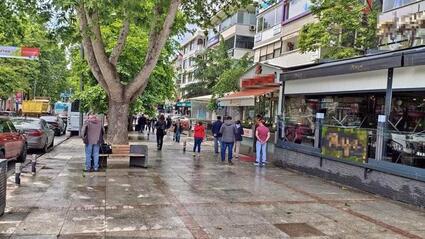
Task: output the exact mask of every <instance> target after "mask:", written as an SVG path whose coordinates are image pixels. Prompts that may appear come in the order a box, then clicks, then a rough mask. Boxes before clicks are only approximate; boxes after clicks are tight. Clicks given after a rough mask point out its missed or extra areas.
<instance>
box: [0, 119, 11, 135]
mask: <svg viewBox="0 0 425 239" xmlns="http://www.w3.org/2000/svg"><path fill="white" fill-rule="evenodd" d="M8 132H10V129H9V125H8V124H7V121H6V120H0V133H8Z"/></svg>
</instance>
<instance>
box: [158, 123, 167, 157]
mask: <svg viewBox="0 0 425 239" xmlns="http://www.w3.org/2000/svg"><path fill="white" fill-rule="evenodd" d="M166 127H167V123H166V122H165V117H164V115H160V116H159V120H158V121H157V122H156V124H155V128H156V144H157V147H158V150H159V151H161V150H162V145H163V143H164V135H165V130H166Z"/></svg>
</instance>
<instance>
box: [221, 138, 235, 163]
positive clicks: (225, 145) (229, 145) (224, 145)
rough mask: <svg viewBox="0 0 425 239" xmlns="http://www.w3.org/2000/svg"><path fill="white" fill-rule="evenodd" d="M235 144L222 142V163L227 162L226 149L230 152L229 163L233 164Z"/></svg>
mask: <svg viewBox="0 0 425 239" xmlns="http://www.w3.org/2000/svg"><path fill="white" fill-rule="evenodd" d="M233 144H234V143H226V142H221V161H223V162H224V161H226V149H227V150H228V151H229V158H228V160H229V162H232V159H233Z"/></svg>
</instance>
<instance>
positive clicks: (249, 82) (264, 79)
mask: <svg viewBox="0 0 425 239" xmlns="http://www.w3.org/2000/svg"><path fill="white" fill-rule="evenodd" d="M270 85H276V83H275V75H274V74H270V75H264V76H256V77H254V78H248V79H243V80H242V83H241V86H242V88H248V87H253V86H270Z"/></svg>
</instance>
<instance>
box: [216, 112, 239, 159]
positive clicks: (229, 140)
mask: <svg viewBox="0 0 425 239" xmlns="http://www.w3.org/2000/svg"><path fill="white" fill-rule="evenodd" d="M220 133H221V135H222V137H221V161H222V162H224V161H226V150H228V151H229V152H228V154H229V156H228V159H227V160H228V161H229V164H230V165H233V162H232V159H233V154H232V153H233V152H232V151H233V145H234V143H235V135H236V127H235V124H234V123H233V121H232V117H230V116H228V117H227V118H226V121H225V122H224V124H223V125H222V126H221V128H220Z"/></svg>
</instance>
